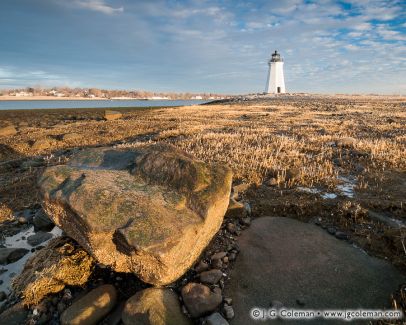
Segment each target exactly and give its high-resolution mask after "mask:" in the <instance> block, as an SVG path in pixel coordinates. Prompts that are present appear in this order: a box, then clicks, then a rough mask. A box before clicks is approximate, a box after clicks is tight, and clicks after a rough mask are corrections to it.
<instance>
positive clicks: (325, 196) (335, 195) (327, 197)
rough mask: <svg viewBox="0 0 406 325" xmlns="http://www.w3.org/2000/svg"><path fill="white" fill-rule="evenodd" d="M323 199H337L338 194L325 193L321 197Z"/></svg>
mask: <svg viewBox="0 0 406 325" xmlns="http://www.w3.org/2000/svg"><path fill="white" fill-rule="evenodd" d="M321 197H322V198H323V199H325V200H332V199H335V198H336V197H337V194H334V193H329V192H326V193H323V194H322V195H321Z"/></svg>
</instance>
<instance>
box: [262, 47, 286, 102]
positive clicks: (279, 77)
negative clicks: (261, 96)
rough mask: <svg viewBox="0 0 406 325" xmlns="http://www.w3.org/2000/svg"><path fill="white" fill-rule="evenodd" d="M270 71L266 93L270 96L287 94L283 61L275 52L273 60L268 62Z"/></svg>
mask: <svg viewBox="0 0 406 325" xmlns="http://www.w3.org/2000/svg"><path fill="white" fill-rule="evenodd" d="M268 65H269V70H268V78H267V80H266V87H265V92H266V93H268V94H281V93H285V78H284V77H283V59H282V58H281V56H280V54H279V53H278V52H277V51H275V52H274V53H272V58H271V59H270V60H269V61H268Z"/></svg>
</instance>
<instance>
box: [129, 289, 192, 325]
mask: <svg viewBox="0 0 406 325" xmlns="http://www.w3.org/2000/svg"><path fill="white" fill-rule="evenodd" d="M121 318H122V320H123V323H124V324H125V325H133V324H137V325H190V324H191V323H192V322H191V320H190V319H188V318H187V317H186V316H185V315H184V314H183V313H182V309H181V307H180V304H179V299H178V295H177V294H176V293H175V292H173V291H172V290H170V289H160V288H148V289H145V290H141V291H139V292H137V293H136V294H135V295H134V296H132V297H131V298H130V299H128V300H127V302H126V304H125V307H124V310H123V313H122V317H121Z"/></svg>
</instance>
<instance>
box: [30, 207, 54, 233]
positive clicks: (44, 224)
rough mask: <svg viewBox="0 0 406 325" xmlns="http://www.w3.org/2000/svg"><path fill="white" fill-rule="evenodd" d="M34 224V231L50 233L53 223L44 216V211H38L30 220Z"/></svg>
mask: <svg viewBox="0 0 406 325" xmlns="http://www.w3.org/2000/svg"><path fill="white" fill-rule="evenodd" d="M32 223H33V224H34V230H35V231H38V230H43V231H51V230H52V229H53V228H54V226H55V225H54V223H53V222H52V220H51V219H50V218H49V217H48V216H47V215H46V214H45V212H44V210H42V209H41V210H39V211H38V212H37V213H36V214H35V215H34V218H33V220H32Z"/></svg>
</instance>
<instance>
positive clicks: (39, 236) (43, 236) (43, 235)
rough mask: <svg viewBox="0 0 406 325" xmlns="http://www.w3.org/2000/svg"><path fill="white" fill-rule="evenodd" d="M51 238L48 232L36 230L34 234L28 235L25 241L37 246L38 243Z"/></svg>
mask: <svg viewBox="0 0 406 325" xmlns="http://www.w3.org/2000/svg"><path fill="white" fill-rule="evenodd" d="M51 238H52V234H51V233H49V232H43V231H38V232H37V233H36V234H34V235H31V236H28V238H27V243H28V244H30V245H31V246H38V245H39V244H41V243H43V242H44V241H47V240H48V239H51Z"/></svg>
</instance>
